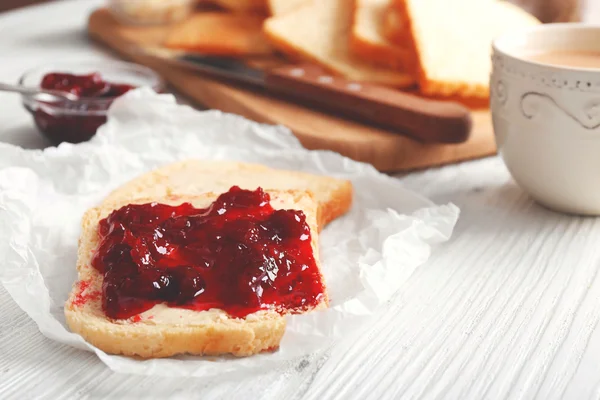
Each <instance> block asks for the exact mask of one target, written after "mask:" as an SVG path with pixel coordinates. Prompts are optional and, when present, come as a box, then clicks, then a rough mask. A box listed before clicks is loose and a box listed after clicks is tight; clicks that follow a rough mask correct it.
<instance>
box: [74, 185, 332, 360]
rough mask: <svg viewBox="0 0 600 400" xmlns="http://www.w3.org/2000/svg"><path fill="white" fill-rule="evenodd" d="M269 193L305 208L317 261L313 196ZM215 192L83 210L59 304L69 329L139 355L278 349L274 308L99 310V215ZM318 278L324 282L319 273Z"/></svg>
mask: <svg viewBox="0 0 600 400" xmlns="http://www.w3.org/2000/svg"><path fill="white" fill-rule="evenodd" d="M269 193H270V194H271V198H272V200H271V204H272V205H273V207H274V208H276V209H278V208H297V209H301V210H303V211H304V213H305V215H306V217H307V223H308V224H309V226H310V228H311V232H312V233H313V234H312V247H313V252H314V256H315V260H316V261H317V265H319V261H318V260H319V257H318V256H319V252H318V233H317V231H316V226H317V220H316V218H317V209H318V208H317V204H316V202H315V201H314V199H313V198H312V195H311V194H310V193H308V192H300V191H282V192H277V191H271V192H269ZM216 197H217V195H216V194H213V193H209V194H204V195H199V196H193V197H192V196H167V197H165V198H162V199H161V198H152V199H148V198H137V199H131V200H126V199H119V200H115V201H112V202H108V203H106V204H103V205H102V206H101V207H98V208H92V209H90V210H88V211H87V212H86V213H85V214H84V216H83V219H82V234H81V237H80V241H79V249H78V257H77V271H78V281H77V282H76V283H75V284H74V285H73V289H72V291H71V293H70V295H69V299H68V300H67V302H66V304H65V309H64V312H65V318H66V321H67V325H68V326H69V328H70V329H71V331H72V332H74V333H77V334H79V335H81V336H82V337H83V338H84V339H85V340H86V341H87V342H89V343H91V344H92V345H94V346H96V347H97V348H99V349H101V350H102V351H104V352H106V353H110V354H122V355H126V356H136V357H141V358H160V357H170V356H174V355H178V354H192V355H209V356H217V355H225V354H231V355H234V356H249V355H253V354H257V353H260V352H263V351H271V350H275V349H277V348H278V347H279V343H280V341H281V339H282V337H283V335H284V333H285V326H286V319H285V316H283V315H281V314H280V313H278V312H276V311H274V310H264V311H258V312H256V313H253V314H250V315H248V316H246V317H245V318H233V317H230V316H228V315H227V314H226V313H225V312H223V311H221V310H208V311H194V310H188V309H181V308H171V307H167V306H166V305H164V304H159V305H156V306H155V307H153V308H152V309H150V310H147V311H145V312H143V313H141V314H139V315H137V316H135V317H132V318H129V319H127V320H112V319H110V318H108V317H107V316H106V314H105V313H104V311H103V310H102V301H101V293H102V282H103V275H102V274H100V273H99V272H98V271H97V270H96V269H94V268H93V267H92V266H91V260H92V258H93V256H94V253H95V251H96V249H97V248H98V246H99V244H100V238H99V236H98V223H99V221H100V220H101V219H103V218H105V217H106V216H108V214H109V213H110V212H111V211H112V210H115V209H118V208H120V207H122V206H124V205H127V204H144V203H148V202H151V201H158V202H161V203H165V204H171V205H176V204H181V203H182V202H186V201H187V202H192V204H194V206H196V207H206V206H208V205H209V204H210V203H211V202H212V201H214V199H216ZM322 279H323V282H324V278H323V277H322ZM324 287H325V284H324ZM326 293H327V292H326V289H325V293H324V296H323V298H322V300H321V302H320V303H319V304H318V305H317V306H316V307H315V308H314V309H313V310H315V309H322V308H326V307H327V304H328V298H327V294H326ZM308 311H312V310H308ZM308 311H306V312H308Z"/></svg>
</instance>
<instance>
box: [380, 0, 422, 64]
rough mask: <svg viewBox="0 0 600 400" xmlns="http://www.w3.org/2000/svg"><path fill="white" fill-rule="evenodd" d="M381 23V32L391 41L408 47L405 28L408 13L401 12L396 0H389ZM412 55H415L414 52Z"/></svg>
mask: <svg viewBox="0 0 600 400" xmlns="http://www.w3.org/2000/svg"><path fill="white" fill-rule="evenodd" d="M381 24H382V25H381V33H382V34H383V36H384V37H385V38H386V39H387V40H388V41H389V42H390V43H393V44H396V45H398V46H404V47H406V43H407V38H406V35H407V34H408V32H407V31H406V29H405V25H406V24H407V21H406V15H405V14H404V13H403V12H400V8H398V7H397V6H396V5H395V4H394V0H389V1H388V5H387V7H386V9H385V12H384V13H383V21H382V22H381ZM412 56H413V57H414V54H412Z"/></svg>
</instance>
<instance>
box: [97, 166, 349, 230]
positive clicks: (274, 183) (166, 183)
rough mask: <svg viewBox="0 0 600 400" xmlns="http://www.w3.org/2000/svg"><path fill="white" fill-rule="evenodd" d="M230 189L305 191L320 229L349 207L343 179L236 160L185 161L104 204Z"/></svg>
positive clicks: (134, 184) (125, 189)
mask: <svg viewBox="0 0 600 400" xmlns="http://www.w3.org/2000/svg"><path fill="white" fill-rule="evenodd" d="M231 186H240V187H241V188H242V189H249V190H254V189H256V188H257V187H262V188H264V189H265V190H307V191H310V192H311V193H313V195H314V196H315V199H316V201H317V203H318V206H319V209H318V222H319V228H322V227H324V226H325V225H326V224H327V223H329V222H330V221H332V220H334V219H335V218H337V217H339V216H340V215H343V214H345V213H346V212H347V211H348V210H349V208H350V206H351V204H352V184H351V183H350V182H349V181H346V180H343V179H336V178H331V177H328V176H322V175H314V174H307V173H304V172H297V171H285V170H279V169H272V168H268V167H266V166H264V165H260V164H248V163H240V162H235V161H205V160H186V161H181V162H178V163H175V164H169V165H166V166H164V167H161V168H158V169H156V170H154V171H151V172H148V173H146V174H144V175H142V176H140V177H137V178H135V179H133V180H132V181H130V182H128V183H126V184H124V185H123V186H121V187H119V188H117V189H116V190H115V191H113V192H112V193H110V194H109V195H108V197H107V198H106V199H105V201H104V204H110V203H114V202H123V201H125V200H127V199H132V198H140V197H155V198H160V197H164V196H169V195H171V194H174V193H185V194H187V195H199V194H202V193H205V192H214V193H222V192H225V191H227V190H228V189H229V188H230V187H231Z"/></svg>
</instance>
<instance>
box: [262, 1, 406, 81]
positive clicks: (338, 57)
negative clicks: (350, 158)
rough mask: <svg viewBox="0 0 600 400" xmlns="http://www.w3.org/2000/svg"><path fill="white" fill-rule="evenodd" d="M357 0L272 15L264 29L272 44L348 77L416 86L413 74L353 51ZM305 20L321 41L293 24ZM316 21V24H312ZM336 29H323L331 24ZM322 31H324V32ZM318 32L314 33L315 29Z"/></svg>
mask: <svg viewBox="0 0 600 400" xmlns="http://www.w3.org/2000/svg"><path fill="white" fill-rule="evenodd" d="M352 1H353V0H332V1H327V2H323V1H320V2H315V3H314V4H312V5H311V4H309V5H305V6H302V7H300V8H298V9H296V10H294V11H292V12H289V13H287V14H285V15H283V16H275V17H271V18H268V19H267V20H266V21H265V24H264V32H265V35H266V37H267V39H268V40H269V42H270V43H271V45H272V46H273V47H275V48H277V49H278V50H280V51H281V52H282V53H284V54H285V55H287V56H289V57H291V58H293V59H303V60H307V61H310V62H313V63H315V64H317V65H319V66H321V67H322V68H324V69H325V70H327V71H329V72H331V73H333V74H337V75H341V76H344V77H345V78H346V79H350V80H356V81H364V82H370V83H378V84H385V85H388V86H393V87H397V88H407V87H411V86H414V84H415V80H414V78H413V76H412V75H411V74H408V73H406V72H404V71H401V70H394V69H390V68H382V67H379V66H376V65H373V64H370V63H368V62H365V61H364V60H361V59H360V58H358V57H354V55H353V54H352V52H351V51H350V45H349V43H348V36H349V35H350V33H351V25H352V10H351V9H350V7H351V2H352ZM298 21H303V22H305V24H304V25H303V29H306V30H309V29H310V30H311V31H315V32H318V33H319V34H320V39H319V40H316V39H315V40H313V42H314V43H309V42H307V41H306V40H305V38H304V37H302V36H298V35H297V34H296V32H295V31H294V30H293V29H290V28H289V25H290V24H291V23H298ZM310 23H313V24H314V26H312V27H311V26H309V24H310ZM329 25H331V27H334V28H331V27H330V28H327V29H325V28H323V26H329ZM321 30H322V31H323V32H321ZM313 33H314V32H313Z"/></svg>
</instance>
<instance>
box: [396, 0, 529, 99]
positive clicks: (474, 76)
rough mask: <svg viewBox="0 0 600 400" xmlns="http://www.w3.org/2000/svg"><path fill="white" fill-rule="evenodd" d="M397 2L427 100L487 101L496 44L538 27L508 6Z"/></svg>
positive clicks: (459, 0)
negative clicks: (518, 31) (497, 40)
mask: <svg viewBox="0 0 600 400" xmlns="http://www.w3.org/2000/svg"><path fill="white" fill-rule="evenodd" d="M393 1H394V5H395V7H397V9H398V11H399V12H400V13H401V14H403V15H405V16H406V23H405V24H404V29H405V31H406V34H405V37H406V38H407V43H406V46H407V48H408V49H410V50H411V51H412V52H413V54H415V58H416V59H417V60H418V66H417V70H418V75H419V86H420V88H421V91H422V92H423V93H424V94H426V95H433V96H451V95H458V96H461V97H465V98H488V97H489V75H490V72H491V61H490V53H491V43H492V41H493V39H494V38H496V37H497V36H499V35H502V34H503V33H505V32H507V31H509V30H514V29H519V28H523V27H527V26H532V25H537V24H539V23H540V22H539V21H538V20H537V19H535V18H534V17H533V16H531V15H530V14H528V13H527V12H525V11H523V10H522V9H521V8H519V7H518V6H515V5H513V4H511V3H507V2H505V1H495V0H494V1H491V0H456V1H448V0H393ZM403 37H404V35H403Z"/></svg>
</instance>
